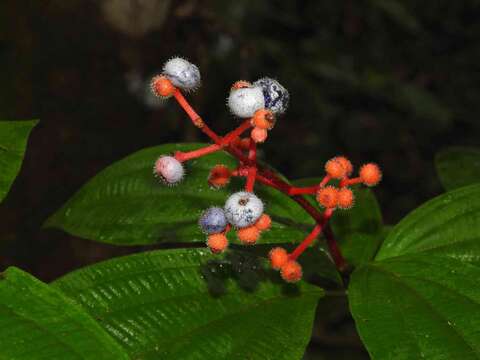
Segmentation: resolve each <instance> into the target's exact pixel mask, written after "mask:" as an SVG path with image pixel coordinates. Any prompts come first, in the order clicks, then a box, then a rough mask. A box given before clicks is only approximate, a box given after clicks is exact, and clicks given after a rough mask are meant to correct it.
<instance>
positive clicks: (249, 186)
mask: <svg viewBox="0 0 480 360" xmlns="http://www.w3.org/2000/svg"><path fill="white" fill-rule="evenodd" d="M248 160H250V162H251V165H250V167H249V168H248V175H247V183H246V185H245V191H248V192H253V187H254V185H255V178H256V175H257V143H256V142H255V141H250V150H249V151H248Z"/></svg>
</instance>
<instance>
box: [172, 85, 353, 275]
mask: <svg viewBox="0 0 480 360" xmlns="http://www.w3.org/2000/svg"><path fill="white" fill-rule="evenodd" d="M173 95H174V97H175V99H176V100H177V102H178V103H179V105H180V106H181V107H182V108H183V109H184V110H185V112H186V113H187V115H188V116H189V117H190V119H191V120H192V122H193V124H194V125H195V126H196V127H198V128H199V129H200V130H202V132H203V133H205V134H206V135H207V136H208V137H209V138H210V139H212V140H213V141H214V142H215V144H213V145H210V146H207V147H205V148H202V149H198V150H194V151H191V152H189V153H181V152H177V154H176V155H175V157H176V158H177V156H178V157H179V158H177V159H178V160H179V161H186V160H188V159H192V158H196V157H199V156H203V155H206V154H209V153H212V152H215V151H218V150H220V149H221V148H225V150H226V151H228V152H229V153H230V154H232V155H233V156H235V157H236V158H237V159H238V160H239V161H240V163H241V164H243V165H250V169H254V170H252V171H249V172H248V174H247V188H250V187H251V189H252V190H253V184H254V182H255V179H257V180H259V181H260V182H262V183H263V184H265V185H267V186H271V187H273V188H275V189H277V190H279V191H281V192H283V193H284V194H286V195H288V196H291V198H292V199H293V200H294V201H296V202H297V203H298V204H299V205H300V206H302V207H303V208H304V209H305V211H306V212H307V213H308V214H309V215H310V216H312V217H313V218H314V219H315V221H316V222H317V225H316V226H315V228H314V229H313V230H312V232H311V233H310V235H309V236H307V238H306V239H305V240H304V241H303V242H302V244H304V243H307V245H302V244H300V245H299V247H300V246H302V247H303V246H305V248H306V246H308V245H309V244H310V243H311V242H312V241H313V239H315V238H316V237H317V236H318V234H319V233H320V232H321V231H322V229H323V227H324V225H325V224H326V223H327V222H328V219H329V218H330V216H331V214H330V215H329V216H328V217H326V216H325V214H329V212H331V210H329V209H327V210H326V211H325V212H324V214H323V215H322V214H320V212H319V211H317V209H316V208H315V207H313V206H312V205H311V204H310V203H309V202H308V201H307V200H306V199H305V198H304V197H303V196H301V195H299V194H295V192H300V193H302V192H303V191H307V193H309V191H312V189H313V187H312V188H310V189H309V190H298V189H299V188H297V190H293V193H294V194H291V192H292V188H293V187H292V186H291V185H289V184H288V183H286V182H285V181H283V180H282V179H280V178H279V177H278V176H277V175H276V174H275V173H273V172H272V171H270V170H263V171H258V166H257V164H256V148H255V151H254V152H255V156H253V155H252V156H250V154H251V151H249V156H248V157H246V156H245V155H244V154H243V152H242V151H241V150H240V149H239V148H238V147H236V146H235V145H234V144H233V141H234V140H235V139H236V138H237V137H239V136H240V135H241V134H242V133H243V132H244V131H246V130H247V129H249V128H250V127H251V123H250V119H249V120H246V121H245V122H243V123H242V124H241V125H240V126H239V127H238V128H237V129H235V130H233V131H232V132H230V133H228V134H227V135H226V136H225V137H224V138H221V137H219V136H218V135H217V134H216V133H215V132H214V131H212V130H211V129H210V128H209V127H208V126H207V125H206V124H205V123H204V122H203V120H202V118H201V117H200V116H199V115H198V114H197V113H196V112H195V110H194V109H193V108H192V107H191V106H190V104H189V103H188V101H187V100H186V99H185V97H184V96H183V95H182V93H181V92H180V91H179V90H178V89H176V90H175V92H174V93H173ZM252 143H253V141H252ZM251 157H252V158H251ZM252 164H253V166H252ZM238 172H239V173H241V172H242V171H238ZM250 173H252V174H254V175H251V176H249V175H250ZM241 176H244V175H241ZM248 177H251V178H253V180H248ZM329 180H330V178H329V177H328V176H325V178H324V179H323V180H322V182H321V183H320V185H319V186H324V185H325V184H326V183H328V181H329ZM360 182H362V181H361V180H360V179H359V178H354V179H344V180H343V181H342V182H341V183H340V186H347V185H353V184H357V183H360ZM293 189H295V188H293ZM317 227H318V229H317ZM328 229H329V228H327V229H323V231H324V233H325V236H326V237H327V245H328V247H329V251H330V254H331V255H332V257H333V259H334V261H335V264H336V266H337V269H338V270H339V271H342V270H343V269H345V268H346V262H345V260H344V259H343V257H342V254H341V252H340V249H339V248H338V246H337V243H336V241H335V239H334V238H333V234H332V233H331V230H328ZM325 230H327V231H325ZM317 231H318V233H317ZM315 233H316V234H315ZM312 234H313V235H312ZM310 238H312V239H311V240H310ZM307 240H308V242H307ZM297 249H298V247H297ZM297 249H296V250H295V251H294V253H292V256H293V255H294V254H295V253H296V252H298V250H297ZM302 251H303V250H302ZM296 256H298V255H296Z"/></svg>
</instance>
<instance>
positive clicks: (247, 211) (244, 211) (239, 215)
mask: <svg viewBox="0 0 480 360" xmlns="http://www.w3.org/2000/svg"><path fill="white" fill-rule="evenodd" d="M262 214H263V202H262V200H260V199H259V198H258V197H257V196H256V195H255V194H253V193H251V192H246V191H240V192H237V193H235V194H232V195H230V197H229V198H228V199H227V201H226V202H225V216H226V218H227V220H228V222H229V223H230V224H232V225H233V226H235V227H237V228H244V227H247V226H251V225H253V224H255V223H256V222H257V220H258V219H259V218H260V216H262Z"/></svg>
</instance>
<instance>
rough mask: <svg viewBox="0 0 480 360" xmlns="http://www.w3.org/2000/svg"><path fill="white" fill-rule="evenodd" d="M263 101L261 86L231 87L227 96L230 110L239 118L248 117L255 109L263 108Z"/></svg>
mask: <svg viewBox="0 0 480 360" xmlns="http://www.w3.org/2000/svg"><path fill="white" fill-rule="evenodd" d="M264 106H265V101H264V97H263V91H262V88H261V87H246V88H240V89H232V90H231V91H230V96H229V97H228V107H229V108H230V111H231V112H232V113H233V114H234V115H235V116H238V117H240V118H249V117H252V116H253V114H255V111H257V110H260V109H263V108H264Z"/></svg>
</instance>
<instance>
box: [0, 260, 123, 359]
mask: <svg viewBox="0 0 480 360" xmlns="http://www.w3.org/2000/svg"><path fill="white" fill-rule="evenodd" d="M0 275H1V277H0V349H1V350H0V358H1V359H25V360H32V359H92V360H93V359H105V360H106V359H112V360H117V359H128V358H129V357H128V355H127V354H126V352H125V351H124V350H123V349H122V348H121V347H120V346H119V345H118V344H117V343H116V342H115V341H114V340H113V339H112V338H111V337H110V336H109V335H108V334H107V333H106V332H105V331H104V330H103V329H102V328H101V327H100V326H99V325H98V324H97V323H96V322H95V321H94V320H93V319H92V318H91V317H90V316H89V315H88V314H87V312H85V311H84V310H83V309H82V308H81V307H80V306H78V305H76V304H74V303H73V301H71V300H70V299H68V298H67V297H66V296H64V295H63V294H62V293H61V292H60V291H58V290H55V289H52V288H50V287H49V286H48V285H46V284H44V283H42V282H41V281H39V280H37V279H35V278H34V277H33V276H31V275H29V274H27V273H25V272H23V271H21V270H19V269H17V268H12V267H11V268H8V269H7V270H6V271H5V272H3V273H1V274H0Z"/></svg>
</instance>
